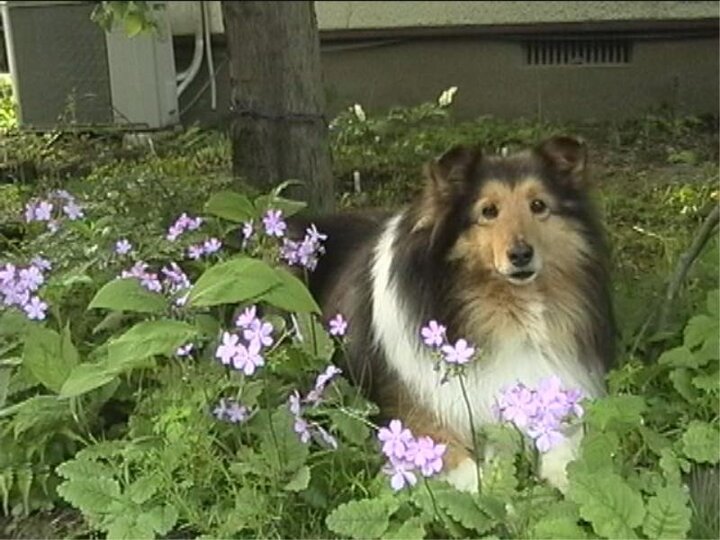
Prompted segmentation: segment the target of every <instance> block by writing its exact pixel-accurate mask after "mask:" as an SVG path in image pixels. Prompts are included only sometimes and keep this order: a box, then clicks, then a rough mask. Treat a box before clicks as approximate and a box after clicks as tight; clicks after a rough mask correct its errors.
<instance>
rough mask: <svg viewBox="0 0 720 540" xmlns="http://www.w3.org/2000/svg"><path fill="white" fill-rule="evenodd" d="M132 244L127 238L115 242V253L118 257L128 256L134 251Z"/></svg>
mask: <svg viewBox="0 0 720 540" xmlns="http://www.w3.org/2000/svg"><path fill="white" fill-rule="evenodd" d="M132 248H133V246H132V244H131V243H130V242H129V241H128V240H127V238H122V239H120V240H118V241H117V242H115V253H117V254H118V255H127V254H128V253H130V252H131V251H132Z"/></svg>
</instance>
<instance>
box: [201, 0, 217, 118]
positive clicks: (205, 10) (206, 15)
mask: <svg viewBox="0 0 720 540" xmlns="http://www.w3.org/2000/svg"><path fill="white" fill-rule="evenodd" d="M201 6H202V19H203V22H204V27H205V55H206V58H207V67H208V77H210V108H211V109H212V110H213V111H214V110H215V109H216V108H217V88H216V86H215V65H214V62H213V54H212V30H211V29H210V8H209V6H208V2H201Z"/></svg>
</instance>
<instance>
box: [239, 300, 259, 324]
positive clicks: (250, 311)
mask: <svg viewBox="0 0 720 540" xmlns="http://www.w3.org/2000/svg"><path fill="white" fill-rule="evenodd" d="M256 320H257V306H254V305H252V306H248V307H246V308H245V310H244V311H243V312H242V313H241V314H240V315H238V318H237V319H236V320H235V326H237V327H238V328H250V327H251V326H252V324H253V323H254V322H255V321H256Z"/></svg>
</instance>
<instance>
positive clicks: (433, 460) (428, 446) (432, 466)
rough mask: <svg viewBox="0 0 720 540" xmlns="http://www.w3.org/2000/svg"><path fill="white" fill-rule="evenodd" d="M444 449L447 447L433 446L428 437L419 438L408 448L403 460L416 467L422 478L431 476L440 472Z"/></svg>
mask: <svg viewBox="0 0 720 540" xmlns="http://www.w3.org/2000/svg"><path fill="white" fill-rule="evenodd" d="M446 449H447V445H444V444H435V442H434V441H433V440H432V439H431V438H430V437H427V436H425V437H420V438H419V439H417V440H415V441H413V443H412V444H410V445H409V446H408V448H407V452H406V455H405V459H406V460H407V461H410V462H412V463H413V464H414V465H415V467H418V468H419V469H420V472H421V473H422V475H423V476H426V477H427V476H432V475H434V474H436V473H439V472H440V471H441V470H442V466H443V461H442V458H443V455H444V454H445V450H446Z"/></svg>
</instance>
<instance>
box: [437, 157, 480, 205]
mask: <svg viewBox="0 0 720 540" xmlns="http://www.w3.org/2000/svg"><path fill="white" fill-rule="evenodd" d="M480 156H481V151H480V149H479V148H474V147H467V146H462V145H458V146H453V147H452V148H451V149H450V150H448V151H447V152H445V153H444V154H443V155H442V156H440V157H439V158H437V159H435V160H433V161H431V162H430V163H427V164H426V165H425V176H426V178H427V179H428V181H429V183H430V186H429V187H431V188H432V189H433V191H434V193H433V195H434V196H439V197H446V196H448V195H451V194H452V193H453V192H454V191H455V189H456V188H457V186H458V184H462V183H464V182H465V181H466V180H467V179H468V176H469V175H470V174H471V172H472V169H473V167H474V166H475V164H476V163H477V162H478V160H479V159H480Z"/></svg>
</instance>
